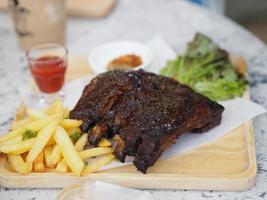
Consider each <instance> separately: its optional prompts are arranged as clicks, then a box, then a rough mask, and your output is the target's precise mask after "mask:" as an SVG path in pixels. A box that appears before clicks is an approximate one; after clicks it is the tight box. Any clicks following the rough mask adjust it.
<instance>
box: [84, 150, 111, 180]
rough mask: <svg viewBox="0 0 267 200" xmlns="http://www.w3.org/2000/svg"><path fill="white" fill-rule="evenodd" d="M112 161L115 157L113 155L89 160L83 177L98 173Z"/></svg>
mask: <svg viewBox="0 0 267 200" xmlns="http://www.w3.org/2000/svg"><path fill="white" fill-rule="evenodd" d="M113 160H115V156H114V155H113V154H107V155H102V156H98V157H96V158H94V159H90V160H89V161H88V165H86V166H85V168H84V171H83V173H82V174H83V175H85V176H86V175H88V174H89V173H92V172H96V171H98V170H99V169H100V168H101V167H102V166H105V165H108V164H109V163H111V162H112V161H113Z"/></svg>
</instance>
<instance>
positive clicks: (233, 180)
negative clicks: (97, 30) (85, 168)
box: [0, 56, 257, 191]
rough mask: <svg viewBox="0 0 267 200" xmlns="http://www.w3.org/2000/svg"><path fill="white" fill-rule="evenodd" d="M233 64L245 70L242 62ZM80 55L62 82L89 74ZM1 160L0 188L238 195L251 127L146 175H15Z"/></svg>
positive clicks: (250, 163) (121, 170) (129, 170)
mask: <svg viewBox="0 0 267 200" xmlns="http://www.w3.org/2000/svg"><path fill="white" fill-rule="evenodd" d="M234 63H236V65H238V66H239V68H241V69H243V70H244V69H245V65H244V62H243V60H242V59H240V58H237V59H234ZM89 73H90V69H89V66H88V65H87V63H86V58H85V57H83V56H78V57H72V58H71V59H70V63H69V68H68V72H67V80H72V79H75V78H78V77H81V76H83V75H86V74H89ZM6 166H7V164H6V160H5V158H4V157H2V158H1V159H0V185H1V186H4V187H16V188H58V187H64V186H67V185H70V184H74V183H81V182H83V181H86V180H103V181H107V182H111V183H116V184H120V185H124V186H129V187H135V188H153V189H197V190H200V189H204V190H229V191H242V190H247V189H249V188H251V187H252V186H253V185H254V184H255V175H256V170H257V168H256V166H257V165H256V158H255V143H254V134H253V127H252V123H251V122H247V123H245V124H244V125H242V126H240V127H239V128H237V129H235V130H233V131H232V132H230V133H228V134H226V135H225V136H223V137H221V138H219V139H217V140H216V141H214V142H212V143H209V144H206V145H203V146H200V147H198V148H195V149H192V150H190V151H188V152H186V153H184V154H182V155H179V156H174V157H172V158H168V159H165V160H159V161H157V163H156V164H155V166H154V167H151V168H150V169H149V170H148V173H147V174H146V175H143V174H141V173H140V172H137V171H136V168H135V167H134V166H132V165H129V166H123V167H118V168H113V169H109V170H105V171H102V172H98V173H93V174H90V175H88V176H86V177H75V176H74V175H72V174H60V173H55V172H49V173H30V174H28V175H20V174H16V173H13V172H11V171H9V170H8V169H7V167H6Z"/></svg>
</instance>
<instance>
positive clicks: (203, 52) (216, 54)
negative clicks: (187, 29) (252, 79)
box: [160, 33, 247, 100]
mask: <svg viewBox="0 0 267 200" xmlns="http://www.w3.org/2000/svg"><path fill="white" fill-rule="evenodd" d="M160 74H162V75H164V76H168V77H172V78H174V79H176V80H178V81H179V82H181V83H183V84H185V85H188V86H190V87H191V88H193V89H194V90H195V91H196V92H198V93H201V94H203V95H205V96H207V97H209V98H211V99H213V100H225V99H230V98H233V97H236V96H242V94H243V93H244V91H245V90H246V85H247V80H246V79H245V77H244V76H243V75H241V74H240V73H238V72H236V71H235V69H234V66H233V65H232V64H231V61H230V59H229V55H228V53H227V52H226V51H225V50H223V49H220V47H219V46H218V45H217V44H215V43H214V42H213V41H212V40H211V39H210V38H208V37H207V36H205V35H203V34H201V33H197V34H196V36H195V38H194V40H193V41H192V42H190V43H189V44H188V46H187V49H186V51H185V53H184V54H183V55H178V56H177V58H176V59H174V60H170V61H168V62H167V64H166V66H165V67H164V68H162V69H161V71H160Z"/></svg>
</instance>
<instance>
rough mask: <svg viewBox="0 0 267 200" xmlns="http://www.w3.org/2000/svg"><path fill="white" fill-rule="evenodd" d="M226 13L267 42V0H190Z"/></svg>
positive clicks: (217, 11) (223, 13)
mask: <svg viewBox="0 0 267 200" xmlns="http://www.w3.org/2000/svg"><path fill="white" fill-rule="evenodd" d="M190 1H191V2H193V3H195V4H198V5H200V6H204V7H207V8H208V9H211V10H213V11H214V12H216V13H219V14H222V15H225V16H227V17H229V18H230V19H232V20H234V21H236V22H237V23H239V24H241V25H242V26H244V27H245V28H247V29H248V30H250V31H251V32H252V33H254V34H255V35H256V36H258V37H259V38H260V39H261V40H263V41H264V42H265V43H267V1H266V0H190Z"/></svg>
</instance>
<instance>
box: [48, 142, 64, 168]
mask: <svg viewBox="0 0 267 200" xmlns="http://www.w3.org/2000/svg"><path fill="white" fill-rule="evenodd" d="M61 158H62V154H61V152H60V149H59V146H58V145H57V144H56V145H55V146H54V148H53V150H52V153H51V161H52V163H53V164H54V165H56V164H57V163H58V162H59V161H60V160H61Z"/></svg>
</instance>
